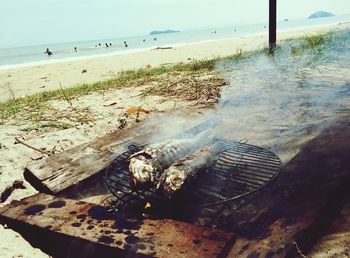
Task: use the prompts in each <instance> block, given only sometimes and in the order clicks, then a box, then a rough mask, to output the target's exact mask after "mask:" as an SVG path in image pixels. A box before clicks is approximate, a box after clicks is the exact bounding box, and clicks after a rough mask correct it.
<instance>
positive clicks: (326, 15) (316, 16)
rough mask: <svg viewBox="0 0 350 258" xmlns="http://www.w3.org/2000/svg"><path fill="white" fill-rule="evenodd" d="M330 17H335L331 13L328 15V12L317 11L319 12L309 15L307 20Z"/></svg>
mask: <svg viewBox="0 0 350 258" xmlns="http://www.w3.org/2000/svg"><path fill="white" fill-rule="evenodd" d="M331 16H335V15H334V14H333V13H330V12H325V11H319V12H315V13H313V14H311V15H310V16H309V19H314V18H324V17H331Z"/></svg>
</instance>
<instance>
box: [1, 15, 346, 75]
mask: <svg viewBox="0 0 350 258" xmlns="http://www.w3.org/2000/svg"><path fill="white" fill-rule="evenodd" d="M349 21H350V14H349V15H342V16H334V17H327V18H319V19H303V20H288V21H280V22H278V25H277V30H278V31H281V30H293V29H297V28H302V27H313V26H322V25H326V24H337V23H344V22H349ZM264 33H266V34H267V33H268V24H267V23H265V24H264V23H258V24H245V25H232V26H226V27H217V28H211V29H201V30H192V31H181V32H178V33H168V34H158V35H141V36H136V37H124V38H111V39H100V40H91V41H78V42H67V43H57V44H47V45H37V46H25V47H15V48H3V49H0V69H8V68H14V67H18V66H23V65H28V64H29V65H30V64H32V63H38V62H40V63H41V62H57V61H62V59H67V60H72V59H79V58H86V57H90V56H91V57H92V56H103V55H110V54H119V53H120V54H121V53H126V52H137V51H142V50H145V49H152V48H156V47H166V46H176V45H181V44H189V43H194V42H203V41H212V40H218V39H225V38H234V37H242V36H249V35H255V34H264ZM154 38H156V40H155V39H154ZM124 41H126V42H127V45H128V47H125V46H124ZM106 43H107V44H110V43H111V44H112V45H111V46H109V47H106V46H105V44H106ZM99 44H101V46H99ZM74 47H76V48H77V51H74ZM46 48H49V49H50V51H52V53H53V55H51V56H48V55H46V54H44V52H45V51H46Z"/></svg>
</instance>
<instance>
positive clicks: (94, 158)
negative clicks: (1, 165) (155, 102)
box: [24, 128, 132, 194]
mask: <svg viewBox="0 0 350 258" xmlns="http://www.w3.org/2000/svg"><path fill="white" fill-rule="evenodd" d="M131 130H132V128H131V129H130V128H129V129H127V130H126V129H123V130H120V131H116V132H113V133H111V134H108V135H105V136H103V137H100V138H97V139H95V140H93V141H91V142H88V143H85V144H81V145H79V146H76V147H74V148H72V149H69V150H67V151H64V152H61V153H58V154H55V155H52V156H50V157H47V158H44V159H42V160H37V161H33V162H31V163H29V164H28V165H27V167H26V169H25V172H24V176H25V178H26V180H27V181H29V182H30V183H31V184H32V185H33V186H34V187H35V188H36V189H37V190H38V191H40V192H44V193H49V194H56V193H59V192H61V191H63V190H65V189H67V188H69V187H71V186H74V185H76V184H78V183H80V182H82V181H84V180H87V179H89V178H91V177H92V176H94V175H96V174H97V173H98V172H100V171H101V170H102V169H104V168H106V167H107V166H108V165H109V164H110V163H111V161H113V159H115V158H116V156H118V155H119V154H120V153H122V152H123V151H125V150H126V147H127V144H129V143H130V141H131V138H130V131H131Z"/></svg>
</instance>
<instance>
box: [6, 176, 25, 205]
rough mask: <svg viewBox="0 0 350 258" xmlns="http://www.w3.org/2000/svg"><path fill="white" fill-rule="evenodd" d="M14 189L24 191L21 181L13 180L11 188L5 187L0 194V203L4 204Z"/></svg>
mask: <svg viewBox="0 0 350 258" xmlns="http://www.w3.org/2000/svg"><path fill="white" fill-rule="evenodd" d="M15 189H26V187H25V186H24V183H23V181H21V180H15V182H13V184H12V185H11V186H8V187H6V188H5V190H4V191H3V192H2V193H1V196H0V202H1V203H3V202H6V200H7V199H8V198H9V197H10V196H11V194H12V192H13V191H14V190H15Z"/></svg>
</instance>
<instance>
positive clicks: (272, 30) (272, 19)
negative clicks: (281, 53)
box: [269, 0, 277, 52]
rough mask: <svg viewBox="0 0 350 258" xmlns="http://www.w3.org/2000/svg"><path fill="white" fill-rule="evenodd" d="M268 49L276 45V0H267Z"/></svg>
mask: <svg viewBox="0 0 350 258" xmlns="http://www.w3.org/2000/svg"><path fill="white" fill-rule="evenodd" d="M269 1H270V3H269V50H270V52H271V51H273V49H274V48H275V47H276V27H277V26H276V20H277V15H276V14H277V0H269Z"/></svg>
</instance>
